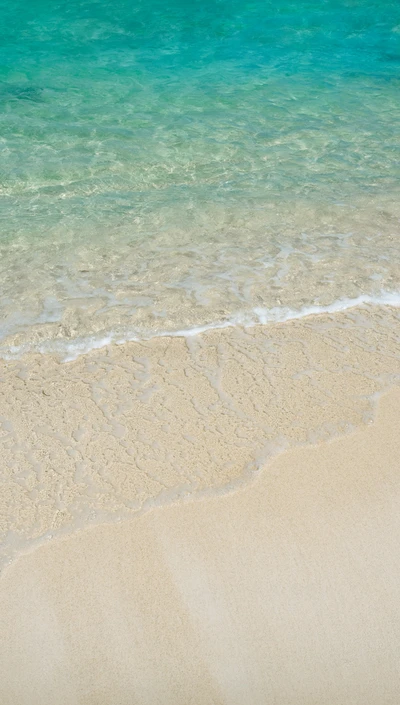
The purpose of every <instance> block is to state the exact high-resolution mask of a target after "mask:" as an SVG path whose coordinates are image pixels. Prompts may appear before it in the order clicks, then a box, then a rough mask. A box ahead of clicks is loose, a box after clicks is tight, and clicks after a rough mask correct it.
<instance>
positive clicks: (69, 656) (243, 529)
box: [0, 390, 400, 705]
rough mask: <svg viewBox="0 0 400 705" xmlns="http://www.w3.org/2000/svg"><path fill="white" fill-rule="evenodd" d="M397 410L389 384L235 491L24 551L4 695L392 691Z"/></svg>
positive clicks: (8, 613)
mask: <svg viewBox="0 0 400 705" xmlns="http://www.w3.org/2000/svg"><path fill="white" fill-rule="evenodd" d="M399 418H400V392H399V391H398V390H397V391H392V392H391V393H388V394H387V395H385V396H384V397H383V399H382V400H381V402H380V404H379V410H378V418H377V420H376V421H375V422H374V423H373V424H372V425H370V426H364V427H363V428H360V429H359V430H357V431H355V432H354V433H353V434H351V435H349V436H347V437H344V438H341V439H338V440H335V441H331V442H325V443H320V444H318V445H316V446H313V447H308V448H301V449H293V450H289V451H287V452H286V453H283V454H282V455H281V456H279V457H278V458H276V459H275V460H274V461H273V462H272V463H271V465H270V466H269V468H268V471H265V472H263V473H261V474H260V476H259V477H258V478H257V479H256V480H255V481H254V482H253V483H252V484H251V485H249V486H248V487H246V488H243V489H241V490H238V491H237V492H235V493H232V494H230V495H226V496H223V497H213V498H208V499H203V500H197V501H190V502H186V503H181V504H175V505H173V506H170V507H165V508H159V509H155V510H153V511H151V512H149V513H147V514H145V515H143V516H141V517H139V518H138V519H136V520H135V519H134V520H131V521H127V522H125V523H123V524H121V525H112V526H110V525H108V526H101V527H95V528H91V529H88V530H86V531H82V532H79V533H77V534H75V535H73V536H71V537H68V538H65V539H60V540H57V541H53V542H51V543H49V544H48V545H46V546H42V547H41V548H39V549H37V550H36V551H32V552H31V553H29V554H27V555H24V556H22V557H21V558H20V559H19V560H18V561H16V562H15V563H14V564H13V565H11V566H10V567H9V568H8V569H7V570H6V571H5V572H4V575H3V577H2V579H1V580H0V624H1V634H2V640H1V646H0V664H1V677H0V697H1V702H2V703H3V705H16V703H18V705H78V704H79V705H89V704H90V705H131V704H132V703H140V704H141V705H155V704H156V703H157V704H158V703H159V704H160V705H161V704H162V705H168V704H170V705H187V704H188V703H193V704H195V705H203V704H204V705H206V704H207V705H209V703H215V704H220V703H221V704H222V703H223V704H224V705H225V704H226V705H243V703H250V702H251V703H252V704H253V705H258V704H260V705H261V704H262V705H266V704H268V705H269V704H270V703H275V704H276V705H292V704H293V705H314V704H315V705H336V704H337V705H344V704H346V705H347V703H352V704H353V705H358V704H359V705H369V704H370V705H389V703H390V704H393V705H395V704H396V705H397V703H398V698H399V692H400V663H399V653H400V543H399V536H400V472H399V470H400V433H399Z"/></svg>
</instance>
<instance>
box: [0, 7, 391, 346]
mask: <svg viewBox="0 0 400 705" xmlns="http://www.w3.org/2000/svg"><path fill="white" fill-rule="evenodd" d="M0 27H1V42H0V252H1V257H0V306H1V322H0V323H1V325H0V335H1V351H2V353H3V354H10V353H18V352H20V351H21V350H22V351H23V350H28V349H39V350H52V349H57V350H64V351H67V352H68V351H71V350H75V351H76V350H78V351H79V350H85V349H87V348H88V347H91V346H99V345H101V344H102V343H103V342H104V341H108V340H113V339H115V340H125V339H135V338H141V337H148V336H151V335H154V334H161V333H163V332H176V331H181V330H196V329H198V328H199V327H200V328H201V327H207V326H213V325H226V324H228V323H229V322H230V321H243V322H246V321H247V322H250V321H253V320H261V321H268V320H271V319H272V320H283V319H285V318H288V317H291V316H295V315H300V314H301V313H302V312H303V313H307V311H310V310H320V309H324V308H325V309H326V308H328V309H329V308H330V310H335V307H336V308H343V307H345V306H346V305H349V304H350V303H351V302H352V301H354V300H358V301H363V300H365V301H377V302H379V301H380V302H389V303H390V302H392V303H395V302H398V301H399V300H400V297H399V296H398V292H399V290H400V285H399V270H400V247H399V219H400V181H399V177H400V4H399V3H397V2H394V1H393V0H380V1H379V2H377V1H372V0H309V1H307V2H306V1H305V0H296V1H290V0H274V2H267V1H266V0H264V1H261V0H251V1H250V0H240V1H239V0H229V1H228V0H212V1H211V0H202V1H201V2H200V1H199V0H192V2H187V0H163V2H161V0H146V1H145V0H130V1H129V2H128V1H127V0H115V2H110V1H109V0H100V1H94V0H91V1H89V0H70V1H69V2H68V3H65V2H50V1H49V0H40V1H39V0H36V1H35V2H31V0H8V1H7V2H5V0H1V3H0Z"/></svg>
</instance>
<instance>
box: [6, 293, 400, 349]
mask: <svg viewBox="0 0 400 705" xmlns="http://www.w3.org/2000/svg"><path fill="white" fill-rule="evenodd" d="M365 304H370V305H373V306H394V307H396V308H398V307H400V292H389V291H383V292H382V293H381V294H380V295H379V296H370V295H367V294H365V295H362V296H358V297H357V298H354V299H338V300H337V301H334V302H333V303H332V304H329V305H328V306H318V305H312V306H304V307H303V308H301V309H298V310H295V309H290V308H287V307H280V306H276V307H274V308H270V309H267V308H262V307H256V308H254V309H253V310H252V311H251V312H240V313H238V314H237V315H236V316H234V317H233V318H231V319H229V320H227V321H216V322H214V323H208V324H205V325H203V326H195V327H193V328H186V329H185V328H184V329H181V330H173V331H171V330H163V331H159V332H157V333H150V334H149V335H137V333H132V335H127V336H124V337H123V338H121V337H120V335H117V334H116V333H115V334H114V333H112V332H111V333H110V334H109V335H107V336H103V337H101V338H98V339H95V338H86V339H83V340H82V339H77V340H75V341H72V342H70V343H60V342H59V343H58V344H55V345H51V343H50V344H49V345H42V346H41V347H40V348H39V349H38V351H39V352H41V353H59V354H63V353H65V356H64V357H63V361H64V362H71V361H72V360H76V358H78V357H79V356H80V355H85V354H86V353H88V352H90V351H91V350H98V349H100V348H104V347H107V345H111V344H115V345H123V344H124V343H130V342H140V341H143V340H152V339H153V338H165V337H169V338H190V337H193V336H196V335H199V334H200V333H205V332H206V331H209V330H219V329H222V328H234V327H236V326H243V327H245V328H250V327H253V326H256V325H266V324H268V323H285V322H286V321H292V320H296V319H300V318H306V317H307V316H315V315H318V314H324V313H340V312H342V311H347V310H349V309H351V308H355V307H357V306H363V305H365ZM0 350H1V349H0ZM31 351H32V348H31V347H29V348H28V346H18V347H15V348H12V349H11V350H10V353H9V354H8V355H6V354H3V356H4V357H16V356H18V355H21V354H23V353H25V352H31ZM0 355H1V352H0Z"/></svg>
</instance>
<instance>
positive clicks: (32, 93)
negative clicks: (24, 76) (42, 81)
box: [0, 83, 43, 103]
mask: <svg viewBox="0 0 400 705" xmlns="http://www.w3.org/2000/svg"><path fill="white" fill-rule="evenodd" d="M42 93H43V90H42V88H36V87H35V86H24V85H22V86H21V85H18V84H12V83H11V84H10V83H3V84H2V85H0V101H1V102H3V103H8V102H10V101H13V100H28V101H30V102H32V103H41V102H43V97H42Z"/></svg>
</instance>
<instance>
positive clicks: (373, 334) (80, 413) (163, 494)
mask: <svg viewBox="0 0 400 705" xmlns="http://www.w3.org/2000/svg"><path fill="white" fill-rule="evenodd" d="M399 330H400V310H399V309H395V308H390V307H370V308H359V309H352V310H350V311H346V312H343V313H338V314H335V315H320V316H309V317H307V318H305V319H303V320H299V321H289V322H287V323H284V324H277V325H265V326H256V327H254V328H250V329H247V330H244V329H240V328H227V329H225V330H214V331H209V332H208V333H206V334H204V335H202V336H198V337H196V338H190V339H188V340H185V339H184V338H156V339H153V340H150V341H147V342H146V341H144V342H141V343H129V344H126V345H120V346H118V345H112V346H109V347H107V348H104V349H102V350H98V351H94V352H92V353H90V354H88V355H83V356H82V357H80V358H79V359H77V360H75V361H74V362H70V363H62V364H60V362H59V361H57V360H56V359H55V358H54V357H50V356H48V355H37V356H27V357H25V358H23V359H21V360H17V361H10V362H7V363H5V362H4V361H1V364H0V486H1V492H0V569H1V567H2V565H4V564H6V563H7V561H8V560H9V559H10V556H12V555H18V553H19V552H20V551H21V550H25V549H26V547H27V546H32V545H35V544H37V543H40V542H41V541H43V538H44V537H46V538H50V537H54V536H57V535H59V534H60V533H63V534H67V533H71V532H72V531H74V530H75V529H77V528H80V527H84V526H86V525H87V524H88V523H90V522H93V523H101V522H104V521H105V520H106V521H110V520H113V519H114V518H115V517H125V518H130V517H133V516H134V515H135V513H137V512H138V511H141V510H143V509H148V508H149V507H152V506H154V504H165V503H168V502H171V500H173V499H176V498H180V497H182V496H188V495H190V496H196V495H201V494H204V493H213V492H215V491H219V490H220V489H221V488H222V489H223V488H226V487H227V486H237V485H238V484H240V483H241V482H243V480H245V481H246V479H248V478H249V477H251V475H252V474H253V473H254V471H255V470H256V469H257V468H259V467H262V466H263V465H264V463H265V460H266V459H268V457H269V456H270V455H271V453H273V452H274V451H275V450H276V449H277V448H280V447H282V446H283V447H290V446H293V445H295V444H299V443H300V444H301V443H307V442H309V441H312V442H314V441H316V440H318V439H324V438H329V437H331V436H332V435H335V434H342V433H344V432H346V431H348V430H349V429H351V428H354V427H357V426H358V425H360V424H362V423H365V422H366V421H367V419H368V417H369V415H370V414H371V411H372V406H373V404H371V400H370V396H371V395H374V394H376V393H380V392H381V391H382V390H383V389H385V388H386V387H388V386H390V385H391V384H393V383H395V382H396V379H397V381H398V380H399V378H400V343H399V335H398V331H399Z"/></svg>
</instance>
